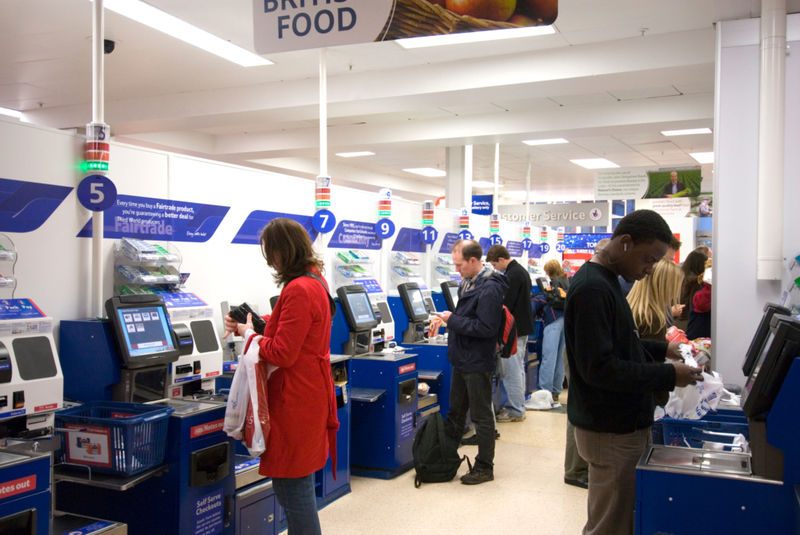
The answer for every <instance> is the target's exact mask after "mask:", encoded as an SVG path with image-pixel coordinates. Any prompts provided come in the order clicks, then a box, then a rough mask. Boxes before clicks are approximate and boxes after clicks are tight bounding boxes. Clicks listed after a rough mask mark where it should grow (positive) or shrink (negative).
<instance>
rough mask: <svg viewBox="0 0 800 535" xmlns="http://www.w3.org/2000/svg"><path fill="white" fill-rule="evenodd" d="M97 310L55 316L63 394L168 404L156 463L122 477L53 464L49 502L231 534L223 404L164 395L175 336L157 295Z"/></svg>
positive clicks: (140, 523) (165, 526)
mask: <svg viewBox="0 0 800 535" xmlns="http://www.w3.org/2000/svg"><path fill="white" fill-rule="evenodd" d="M105 311H106V314H107V318H106V319H88V320H76V321H62V322H61V365H62V369H63V370H64V377H65V395H66V397H67V398H69V399H72V400H75V401H82V402H87V401H98V400H113V401H127V402H138V403H153V404H158V405H164V406H168V407H172V408H173V409H174V410H173V412H172V413H171V415H170V417H169V424H168V428H167V439H166V455H165V458H164V463H163V464H162V465H159V466H156V467H153V468H152V469H151V470H147V471H146V472H142V473H141V474H137V475H134V476H132V477H127V478H126V477H115V476H108V477H100V476H99V475H96V476H92V475H91V474H87V473H85V472H83V471H80V470H75V469H72V468H71V467H68V466H59V467H57V473H56V479H57V480H59V483H58V494H57V508H58V509H59V510H62V511H68V512H71V513H77V514H84V515H89V516H99V517H102V518H112V519H114V520H119V521H121V522H125V523H126V524H128V526H129V527H130V530H131V532H132V533H148V534H150V533H153V534H163V535H175V534H179V535H189V534H192V535H194V534H195V533H200V532H203V533H205V532H208V533H232V532H233V522H232V507H231V505H232V499H233V492H234V472H233V465H234V457H233V455H234V448H233V441H232V439H229V438H228V437H227V436H226V435H225V433H223V432H222V424H223V420H224V416H225V404H224V403H221V402H217V401H211V400H193V399H182V398H169V388H170V380H169V377H170V371H169V369H170V365H174V364H175V362H177V361H178V359H179V358H180V356H181V352H180V339H179V337H178V335H177V334H176V333H175V331H174V330H173V329H172V325H171V321H170V314H169V309H168V308H167V306H166V304H165V302H164V299H163V298H162V297H161V296H159V295H156V294H131V295H123V296H119V297H113V298H111V299H109V300H108V301H107V302H106V306H105ZM198 530H199V531H198Z"/></svg>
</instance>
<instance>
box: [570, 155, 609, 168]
mask: <svg viewBox="0 0 800 535" xmlns="http://www.w3.org/2000/svg"><path fill="white" fill-rule="evenodd" d="M570 161H571V162H572V163H574V164H578V165H580V166H581V167H585V168H586V169H611V168H613V167H619V166H618V165H617V164H615V163H614V162H612V161H609V160H606V159H605V158H587V159H583V160H570Z"/></svg>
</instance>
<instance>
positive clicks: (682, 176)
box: [644, 169, 703, 199]
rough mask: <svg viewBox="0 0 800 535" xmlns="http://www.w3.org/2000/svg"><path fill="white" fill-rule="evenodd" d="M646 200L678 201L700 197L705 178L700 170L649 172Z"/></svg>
mask: <svg viewBox="0 0 800 535" xmlns="http://www.w3.org/2000/svg"><path fill="white" fill-rule="evenodd" d="M647 178H648V180H649V184H648V187H647V193H646V194H645V196H644V198H645V199H678V198H683V197H687V198H688V197H697V196H699V195H700V184H701V183H702V182H703V176H702V174H701V172H700V169H685V170H679V171H648V173H647Z"/></svg>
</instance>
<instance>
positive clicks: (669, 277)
mask: <svg viewBox="0 0 800 535" xmlns="http://www.w3.org/2000/svg"><path fill="white" fill-rule="evenodd" d="M682 282H683V271H681V268H680V267H678V266H677V265H676V264H675V263H674V262H671V261H669V260H665V259H661V260H659V261H658V262H657V263H656V265H655V266H654V267H653V272H652V273H651V274H650V275H647V276H646V277H645V278H643V279H641V280H638V281H636V283H635V284H634V285H633V288H631V292H630V293H629V294H628V304H629V305H630V307H631V312H632V313H633V321H634V323H635V324H636V329H637V330H638V331H639V338H643V339H648V340H661V341H664V340H666V338H667V329H668V328H669V327H670V325H671V324H672V306H673V305H675V304H676V303H677V302H678V300H679V298H680V292H681V283H682Z"/></svg>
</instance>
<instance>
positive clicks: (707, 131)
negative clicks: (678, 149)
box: [661, 128, 712, 137]
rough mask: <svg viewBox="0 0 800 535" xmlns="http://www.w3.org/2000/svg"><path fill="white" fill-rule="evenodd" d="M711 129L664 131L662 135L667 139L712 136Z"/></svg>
mask: <svg viewBox="0 0 800 535" xmlns="http://www.w3.org/2000/svg"><path fill="white" fill-rule="evenodd" d="M711 133H712V132H711V129H710V128H690V129H687V130H662V131H661V134H662V135H665V136H667V137H672V136H694V135H697V134H711Z"/></svg>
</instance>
